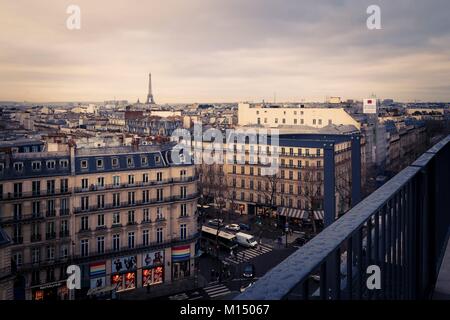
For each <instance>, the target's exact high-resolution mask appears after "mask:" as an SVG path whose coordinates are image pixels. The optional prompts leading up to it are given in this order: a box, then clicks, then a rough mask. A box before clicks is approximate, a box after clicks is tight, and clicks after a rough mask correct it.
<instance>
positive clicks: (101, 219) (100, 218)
mask: <svg viewBox="0 0 450 320" xmlns="http://www.w3.org/2000/svg"><path fill="white" fill-rule="evenodd" d="M104 226H105V215H104V214H99V215H97V227H104Z"/></svg>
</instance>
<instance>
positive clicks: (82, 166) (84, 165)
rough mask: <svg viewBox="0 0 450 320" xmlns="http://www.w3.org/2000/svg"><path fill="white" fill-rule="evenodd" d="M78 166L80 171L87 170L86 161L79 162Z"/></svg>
mask: <svg viewBox="0 0 450 320" xmlns="http://www.w3.org/2000/svg"><path fill="white" fill-rule="evenodd" d="M80 165H81V169H87V168H88V161H87V160H81V162H80Z"/></svg>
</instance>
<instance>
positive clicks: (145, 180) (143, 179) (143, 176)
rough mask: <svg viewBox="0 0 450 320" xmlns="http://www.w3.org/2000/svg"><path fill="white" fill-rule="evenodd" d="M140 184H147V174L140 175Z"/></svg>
mask: <svg viewBox="0 0 450 320" xmlns="http://www.w3.org/2000/svg"><path fill="white" fill-rule="evenodd" d="M142 182H144V183H148V173H143V174H142Z"/></svg>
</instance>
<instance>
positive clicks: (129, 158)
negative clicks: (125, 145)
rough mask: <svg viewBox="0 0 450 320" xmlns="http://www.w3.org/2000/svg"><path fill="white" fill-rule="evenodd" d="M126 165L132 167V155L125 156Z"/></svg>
mask: <svg viewBox="0 0 450 320" xmlns="http://www.w3.org/2000/svg"><path fill="white" fill-rule="evenodd" d="M127 167H128V168H132V167H134V162H133V158H132V157H127Z"/></svg>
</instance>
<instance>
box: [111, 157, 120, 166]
mask: <svg viewBox="0 0 450 320" xmlns="http://www.w3.org/2000/svg"><path fill="white" fill-rule="evenodd" d="M112 166H113V167H118V166H119V158H112Z"/></svg>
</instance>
